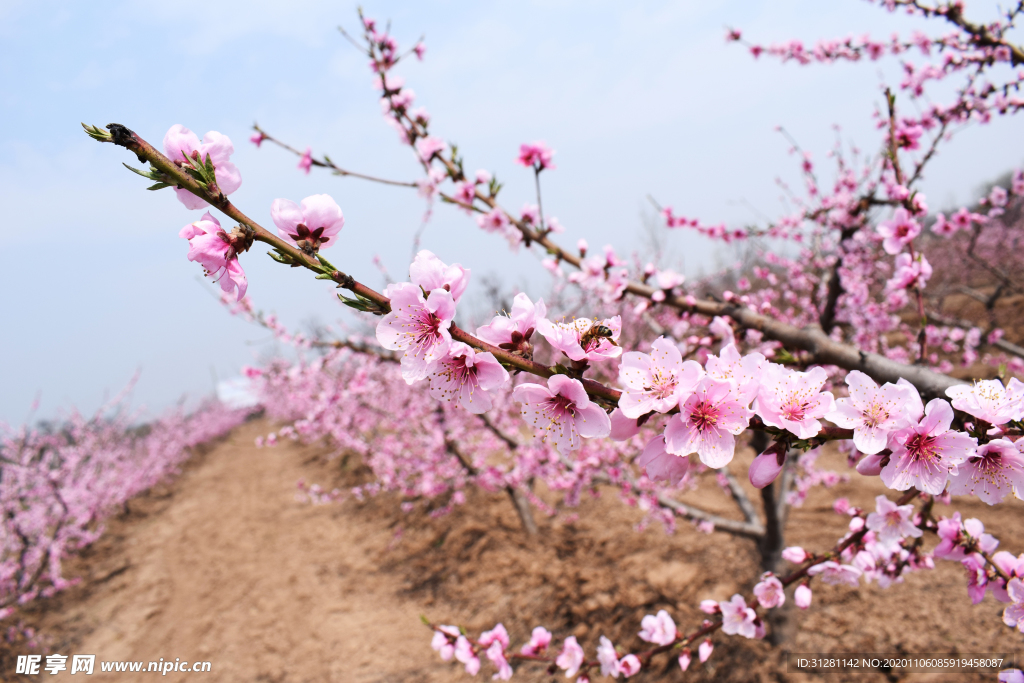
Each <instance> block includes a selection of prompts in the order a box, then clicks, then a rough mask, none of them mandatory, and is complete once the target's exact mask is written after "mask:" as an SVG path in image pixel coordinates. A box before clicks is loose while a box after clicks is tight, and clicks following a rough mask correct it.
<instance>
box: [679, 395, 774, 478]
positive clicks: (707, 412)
mask: <svg viewBox="0 0 1024 683" xmlns="http://www.w3.org/2000/svg"><path fill="white" fill-rule="evenodd" d="M753 415H754V413H753V412H752V411H751V410H749V409H748V408H747V407H746V406H744V405H743V404H741V403H739V402H738V401H737V400H736V398H735V396H734V395H733V393H732V386H731V385H730V384H729V383H728V382H716V381H715V380H713V379H711V378H708V377H705V378H704V379H702V380H701V381H700V383H699V384H698V385H697V387H696V388H695V389H694V392H693V393H692V394H690V396H689V397H688V398H686V399H685V400H684V401H682V402H680V404H679V414H678V415H674V416H672V418H671V419H670V420H669V422H668V426H667V427H666V428H665V443H666V444H667V448H668V452H669V453H675V454H676V455H689V454H690V453H696V454H697V455H698V456H699V457H700V460H701V462H703V463H704V464H705V465H707V466H708V467H712V468H719V467H724V466H725V465H727V464H729V462H730V461H731V460H732V457H733V454H734V452H735V449H736V435H737V434H740V433H742V432H743V430H744V429H746V428H747V425H748V424H750V418H751V417H752V416H753Z"/></svg>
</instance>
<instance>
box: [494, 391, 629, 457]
mask: <svg viewBox="0 0 1024 683" xmlns="http://www.w3.org/2000/svg"><path fill="white" fill-rule="evenodd" d="M512 400H513V401H516V402H517V403H521V404H522V408H521V413H522V416H523V419H525V420H526V421H527V423H529V424H531V425H532V426H533V429H534V432H535V434H536V436H538V437H540V439H541V440H542V441H548V442H550V443H551V444H552V445H553V446H555V447H556V448H557V449H558V452H559V453H561V454H563V455H565V454H567V453H568V451H574V450H576V449H578V448H579V447H580V446H581V445H583V439H584V438H588V439H589V438H597V437H604V436H608V434H609V432H611V428H612V426H611V422H610V421H609V419H608V415H607V414H606V413H605V412H604V410H603V409H602V408H601V407H600V406H599V405H597V404H596V403H592V402H591V401H590V398H589V397H588V396H587V391H586V389H584V388H583V384H582V383H580V381H579V380H575V379H571V378H569V377H566V376H565V375H554V376H553V377H550V378H549V379H548V385H547V386H546V387H545V386H542V385H540V384H520V385H519V386H517V387H516V388H515V389H514V390H513V391H512Z"/></svg>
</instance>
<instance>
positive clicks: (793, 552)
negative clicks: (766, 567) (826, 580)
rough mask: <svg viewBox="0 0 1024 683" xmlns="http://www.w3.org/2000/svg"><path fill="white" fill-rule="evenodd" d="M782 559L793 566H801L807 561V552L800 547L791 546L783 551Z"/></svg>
mask: <svg viewBox="0 0 1024 683" xmlns="http://www.w3.org/2000/svg"><path fill="white" fill-rule="evenodd" d="M782 559H784V560H786V561H787V562H792V563H793V564H800V563H801V562H803V561H804V560H806V559H807V552H806V551H805V550H804V549H803V548H801V547H800V546H798V545H794V546H790V547H789V548H786V549H785V550H783V551H782Z"/></svg>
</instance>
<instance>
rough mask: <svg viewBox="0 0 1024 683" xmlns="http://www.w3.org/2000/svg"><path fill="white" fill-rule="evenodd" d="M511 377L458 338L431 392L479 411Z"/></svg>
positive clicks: (491, 358) (487, 355)
mask: <svg viewBox="0 0 1024 683" xmlns="http://www.w3.org/2000/svg"><path fill="white" fill-rule="evenodd" d="M508 379H509V377H508V371H507V370H506V369H505V368H503V367H502V366H501V363H499V362H498V361H497V360H496V359H495V358H494V356H492V355H491V354H490V353H478V352H476V351H474V350H473V349H472V348H470V347H469V346H467V345H466V344H463V343H462V342H454V343H453V344H452V345H451V348H450V349H449V350H448V356H447V357H445V358H444V359H443V360H441V361H439V362H438V363H437V364H436V366H435V367H434V372H433V374H431V376H430V395H431V396H433V397H434V398H436V399H438V400H439V401H449V402H455V403H458V404H459V405H460V406H462V407H463V408H465V409H466V410H468V411H469V412H471V413H474V414H477V415H479V414H481V413H486V412H487V411H488V410H490V409H491V397H490V396H489V395H488V393H487V392H488V391H492V390H495V389H500V388H501V387H503V386H505V384H507V383H508ZM482 644H483V643H482Z"/></svg>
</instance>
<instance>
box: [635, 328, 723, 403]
mask: <svg viewBox="0 0 1024 683" xmlns="http://www.w3.org/2000/svg"><path fill="white" fill-rule="evenodd" d="M703 376H704V368H702V367H701V366H700V364H699V363H697V362H695V361H692V360H690V361H686V362H685V363H684V362H683V356H682V354H681V353H680V352H679V347H678V346H676V345H675V344H674V343H673V342H671V341H669V340H668V339H666V338H665V337H658V338H657V339H655V340H654V342H653V343H652V344H651V353H650V354H649V355H648V354H646V353H639V352H637V351H631V352H629V353H625V354H623V355H622V364H621V365H619V381H620V382H622V384H623V385H625V389H624V390H623V392H622V397H621V398H619V409H620V410H621V411H622V414H623V415H625V416H626V417H631V418H638V417H640V416H641V415H644V414H645V413H649V412H651V411H652V410H655V411H657V412H659V413H666V412H668V411H669V410H671V409H672V408H674V407H675V406H676V405H677V404H678V403H679V399H680V398H681V397H683V396H686V395H688V394H689V393H690V392H692V391H693V389H694V387H696V386H697V382H699V381H700V379H701V378H702V377H703Z"/></svg>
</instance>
